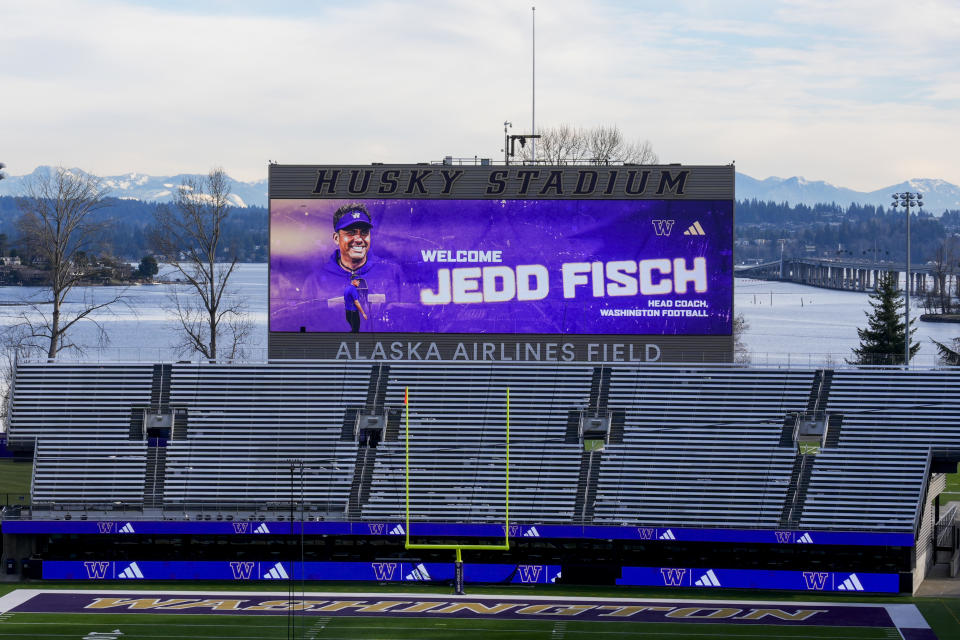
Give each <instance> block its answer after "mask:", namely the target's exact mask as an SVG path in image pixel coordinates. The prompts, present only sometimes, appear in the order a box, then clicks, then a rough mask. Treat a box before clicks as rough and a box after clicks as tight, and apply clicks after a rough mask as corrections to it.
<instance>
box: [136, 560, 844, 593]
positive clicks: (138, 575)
mask: <svg viewBox="0 0 960 640" xmlns="http://www.w3.org/2000/svg"><path fill="white" fill-rule="evenodd" d="M117 578H122V579H126V580H131V579H140V580H142V579H143V574H142V573H141V572H140V567H138V566H137V563H136V562H131V563H130V564H129V565H127V568H126V569H124V570H123V571H121V572H120V573H119V574H117ZM861 591H862V589H861Z"/></svg>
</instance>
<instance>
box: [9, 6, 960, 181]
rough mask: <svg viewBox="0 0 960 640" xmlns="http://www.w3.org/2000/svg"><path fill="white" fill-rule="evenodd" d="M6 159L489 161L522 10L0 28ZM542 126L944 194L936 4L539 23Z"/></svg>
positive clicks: (155, 164)
mask: <svg viewBox="0 0 960 640" xmlns="http://www.w3.org/2000/svg"><path fill="white" fill-rule="evenodd" d="M4 11H5V15H4V25H5V28H4V29H3V30H2V32H0V47H2V50H3V51H5V52H6V53H5V66H4V67H3V68H2V69H0V84H2V86H4V93H5V95H6V96H12V97H13V99H10V98H9V97H8V98H6V99H5V100H4V101H3V105H2V106H0V109H2V117H3V119H4V122H5V123H6V124H5V136H4V137H5V139H4V153H5V154H12V155H7V156H6V157H5V158H3V160H4V161H5V162H7V163H8V164H9V165H10V170H11V172H12V173H15V174H17V173H27V172H29V171H30V170H31V169H32V168H33V166H35V165H38V164H51V163H63V164H66V165H69V166H80V167H84V168H86V169H88V170H91V171H94V172H97V173H101V174H104V173H120V172H124V171H143V172H149V173H167V174H172V173H178V172H181V171H204V170H206V169H208V168H209V167H211V166H215V165H222V166H224V167H225V168H226V169H227V171H228V172H229V173H231V174H232V175H235V176H237V177H241V178H245V179H255V178H260V177H263V175H264V173H265V165H266V161H267V160H268V159H273V160H278V161H281V162H303V163H322V162H359V163H366V162H371V161H382V162H416V161H428V160H438V159H440V158H441V157H443V156H445V155H454V156H469V157H472V156H473V155H475V154H476V155H479V156H481V157H493V158H498V157H500V153H501V152H500V147H501V146H502V122H503V121H504V120H511V121H513V122H514V125H515V127H514V130H515V131H518V130H527V129H529V126H530V110H531V105H530V97H531V96H530V92H531V75H530V72H531V68H530V65H531V47H530V44H531V43H530V26H531V24H530V18H531V15H530V8H529V5H521V4H520V3H516V2H511V1H508V0H496V1H493V0H492V1H488V2H482V3H477V2H465V1H464V2H459V1H458V2H447V1H441V0H427V1H424V2H412V1H408V2H387V1H383V0H379V1H367V2H357V3H350V4H347V3H332V4H331V3H323V4H318V5H313V4H309V3H307V4H296V5H280V6H279V7H277V6H275V5H270V6H269V7H268V6H267V5H254V4H252V3H240V4H235V3H219V2H218V3H209V4H200V5H193V4H186V3H181V4H177V3H175V4H172V5H162V7H161V8H157V7H155V6H153V5H151V4H149V3H125V2H112V3H109V2H93V1H92V0H78V1H76V2H70V3H60V2H42V1H41V2H29V3H16V4H12V5H10V6H9V7H5V10H4ZM536 19H537V122H538V124H540V125H551V124H559V123H563V122H569V123H574V124H579V125H591V124H600V123H617V124H619V125H620V127H621V128H622V129H623V130H624V131H625V132H627V133H628V134H631V135H633V136H636V137H640V138H648V139H650V140H651V142H652V143H653V145H654V147H655V149H656V150H657V151H658V153H659V154H660V156H661V158H663V159H664V160H668V161H679V162H688V163H702V162H711V163H712V162H716V163H721V162H722V163H725V162H729V161H730V160H731V159H736V160H737V162H738V167H739V168H740V169H741V170H743V171H746V172H747V173H750V174H751V175H757V176H766V175H771V174H779V175H794V174H801V175H806V176H807V177H809V178H811V179H827V180H830V181H831V182H834V183H838V184H843V185H844V186H849V187H851V188H858V189H863V190H870V189H874V188H877V187H878V186H881V185H883V184H889V183H893V182H898V181H900V180H902V179H903V178H904V177H906V176H905V175H904V172H905V173H906V174H908V175H911V176H916V175H920V173H921V172H920V171H919V168H921V167H922V168H923V169H924V171H923V175H928V176H929V177H939V178H944V179H947V180H950V181H951V182H955V183H958V182H960V171H958V169H956V167H955V163H954V162H953V156H954V153H955V151H954V150H955V149H956V148H957V146H958V143H960V133H957V132H960V117H958V115H957V114H958V112H960V111H958V109H957V106H958V101H960V90H958V89H957V87H958V86H960V77H958V76H960V71H958V70H956V69H955V67H956V65H955V60H956V59H958V58H960V45H958V44H957V42H956V38H955V35H954V34H955V33H956V32H957V27H958V26H960V8H957V7H955V6H954V5H953V4H948V3H947V2H929V1H928V2H920V3H919V4H911V5H909V6H908V5H901V4H897V3H893V2H890V3H883V4H881V5H878V4H877V3H875V2H862V3H860V2H843V3H835V2H827V1H823V2H821V1H805V2H799V1H796V2H780V3H766V2H763V3H723V4H719V3H709V2H675V3H671V4H669V5H662V4H659V3H658V4H652V3H650V4H648V3H638V4H634V3H616V2H606V3H589V4H585V3H582V2H573V1H572V0H551V1H547V2H541V3H539V4H538V7H537V13H536Z"/></svg>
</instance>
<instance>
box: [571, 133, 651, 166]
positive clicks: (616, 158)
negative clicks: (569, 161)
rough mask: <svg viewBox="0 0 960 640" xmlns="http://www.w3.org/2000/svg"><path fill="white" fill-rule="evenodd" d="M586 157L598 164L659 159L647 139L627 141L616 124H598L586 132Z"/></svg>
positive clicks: (644, 161) (649, 162) (643, 161)
mask: <svg viewBox="0 0 960 640" xmlns="http://www.w3.org/2000/svg"><path fill="white" fill-rule="evenodd" d="M586 146H587V156H588V159H589V160H591V161H593V162H596V163H598V164H608V163H611V162H614V163H619V162H622V163H626V164H656V163H657V162H658V161H659V158H658V157H657V154H656V153H654V152H653V147H652V146H650V141H649V140H643V141H639V140H637V141H633V142H631V141H629V140H627V139H626V138H624V136H623V133H622V132H621V131H620V127H618V126H617V125H611V126H603V125H601V126H599V127H594V128H593V129H590V130H589V131H588V132H587V145H586Z"/></svg>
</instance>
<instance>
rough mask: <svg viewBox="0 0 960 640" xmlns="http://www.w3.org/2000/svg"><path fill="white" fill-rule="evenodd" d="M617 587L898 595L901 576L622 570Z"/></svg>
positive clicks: (677, 568)
mask: <svg viewBox="0 0 960 640" xmlns="http://www.w3.org/2000/svg"><path fill="white" fill-rule="evenodd" d="M617 584H618V585H636V586H646V587H693V588H700V587H702V588H712V589H719V588H723V589H784V590H788V591H855V592H864V593H898V592H899V591H900V576H899V575H897V574H895V573H861V572H857V573H844V572H842V571H765V570H757V569H692V568H689V567H623V570H622V572H621V577H620V579H619V580H617Z"/></svg>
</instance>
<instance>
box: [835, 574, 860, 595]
mask: <svg viewBox="0 0 960 640" xmlns="http://www.w3.org/2000/svg"><path fill="white" fill-rule="evenodd" d="M837 591H863V584H861V583H860V578H858V577H857V574H855V573H851V574H850V577H849V578H847V579H846V580H844V581H843V582H841V583H840V585H839V586H837Z"/></svg>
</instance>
